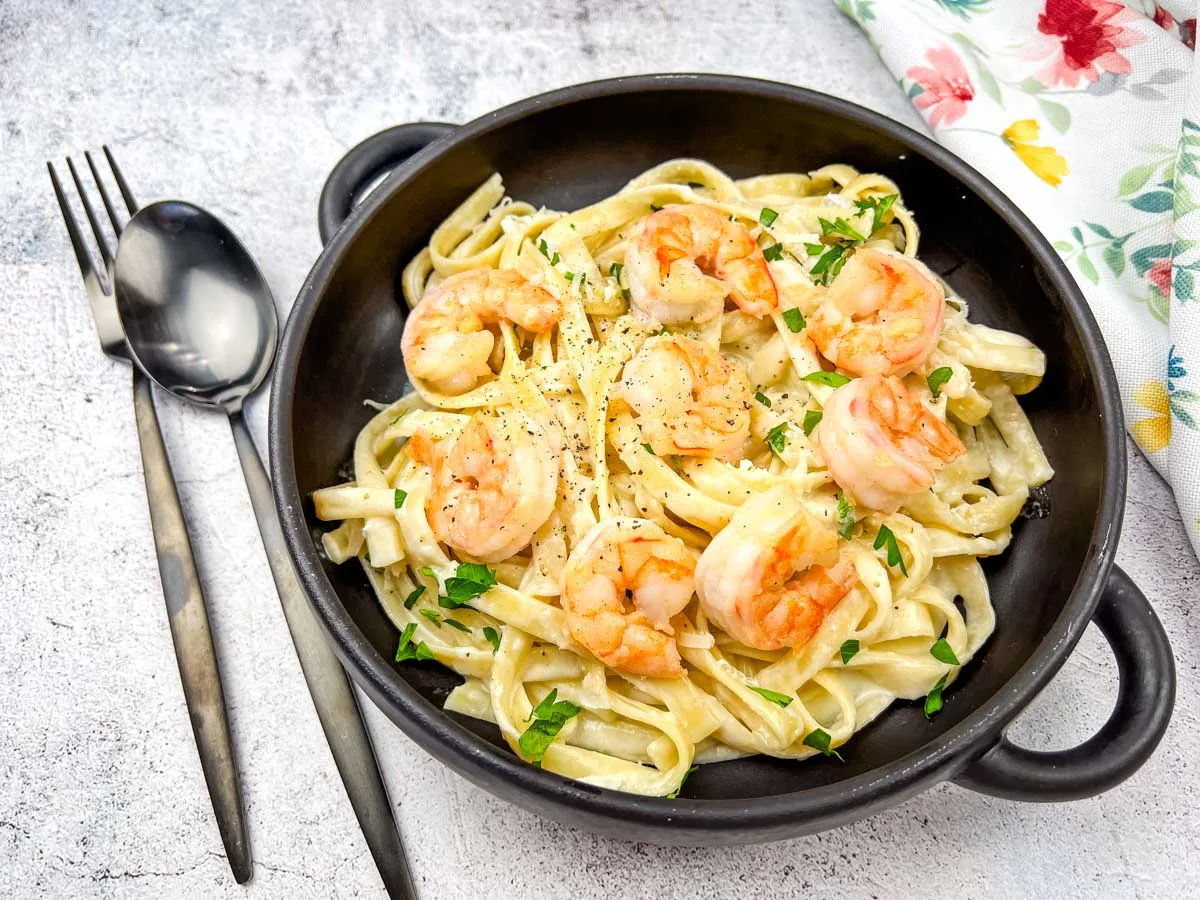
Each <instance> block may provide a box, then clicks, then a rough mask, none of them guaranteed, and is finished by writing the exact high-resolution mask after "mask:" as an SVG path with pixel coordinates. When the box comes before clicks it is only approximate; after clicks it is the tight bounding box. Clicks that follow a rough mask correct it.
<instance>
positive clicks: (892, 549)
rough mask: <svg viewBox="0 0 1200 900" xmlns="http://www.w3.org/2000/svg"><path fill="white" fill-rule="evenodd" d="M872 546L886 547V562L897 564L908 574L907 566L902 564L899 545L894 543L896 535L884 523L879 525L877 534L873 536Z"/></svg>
mask: <svg viewBox="0 0 1200 900" xmlns="http://www.w3.org/2000/svg"><path fill="white" fill-rule="evenodd" d="M873 546H874V548H875V549H876V550H878V549H879V548H880V547H887V564H888V565H889V566H899V567H900V571H901V572H902V573H904V574H905V575H908V567H907V566H905V565H904V557H903V556H902V555H901V554H900V545H899V544H898V543H896V535H894V534H893V533H892V529H890V528H888V527H887V526H886V525H880V526H879V534H878V535H877V536H876V538H875V543H874V545H873Z"/></svg>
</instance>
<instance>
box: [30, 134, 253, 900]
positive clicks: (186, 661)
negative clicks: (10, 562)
mask: <svg viewBox="0 0 1200 900" xmlns="http://www.w3.org/2000/svg"><path fill="white" fill-rule="evenodd" d="M103 149H104V156H105V158H106V159H107V160H108V165H109V167H110V168H111V169H112V174H113V177H114V179H115V180H116V183H117V188H118V189H119V190H120V192H121V198H122V199H123V200H124V201H125V208H126V210H127V211H128V214H129V215H130V216H132V215H133V214H134V213H135V212H136V211H137V209H138V206H137V203H136V202H135V201H134V199H133V194H132V192H131V191H130V190H129V185H128V183H127V182H126V181H125V177H124V175H122V174H121V170H120V168H119V167H118V166H117V161H116V160H115V159H113V155H112V152H111V151H110V150H109V149H108V147H107V146H106V147H104V148H103ZM84 157H85V159H86V160H87V164H88V168H89V169H91V172H92V179H93V180H94V181H95V183H96V187H97V189H98V190H99V193H100V199H101V202H102V203H103V204H104V209H105V212H107V213H108V219H109V222H111V223H112V229H113V233H114V236H115V237H117V238H120V236H121V230H122V228H123V227H124V226H123V225H122V222H121V218H120V217H119V216H118V215H117V211H116V209H115V208H114V206H113V203H112V200H111V199H110V197H109V193H108V190H107V189H106V188H105V186H104V179H102V178H101V177H100V171H99V169H98V168H97V167H96V164H95V162H94V161H93V159H92V154H91V153H90V152H86V153H84ZM46 167H47V168H48V169H49V170H50V182H51V184H53V185H54V195H55V197H56V198H57V199H58V207H59V209H60V210H61V211H62V216H63V221H64V222H65V223H66V226H67V233H68V234H69V235H70V238H71V246H72V247H74V249H75V259H76V261H77V262H78V263H79V271H80V273H81V274H82V275H83V284H84V287H86V288H87V295H88V303H89V304H90V305H91V308H92V318H93V319H94V320H95V323H96V332H97V334H98V335H99V336H100V346H101V348H103V350H104V352H105V353H107V354H108V355H109V356H111V357H113V358H114V359H120V360H124V361H125V362H127V363H128V362H130V355H129V348H128V347H127V346H126V343H125V332H124V329H123V328H122V327H121V320H120V318H119V316H118V315H117V302H116V297H115V296H114V294H113V287H112V285H113V283H114V282H113V264H114V259H113V254H112V252H111V251H110V249H109V245H108V240H107V238H106V236H105V234H104V230H103V228H102V227H101V225H100V220H99V218H98V217H97V216H96V213H95V210H94V208H93V206H92V204H91V202H90V201H89V200H88V192H87V190H86V189H85V188H84V185H83V180H82V179H81V178H80V177H79V172H78V171H77V170H76V168H75V163H74V161H72V160H71V159H70V158H69V157H68V158H67V168H68V169H69V170H70V171H71V179H72V180H73V181H74V182H75V188H76V190H77V191H78V192H79V200H80V202H81V204H82V206H83V211H84V214H85V215H86V216H87V220H88V224H89V225H90V226H91V229H92V234H93V236H94V237H95V239H96V244H97V245H98V247H99V251H100V258H101V260H102V261H103V266H104V268H103V271H97V269H96V266H95V264H94V263H93V261H92V254H91V251H90V250H89V249H88V246H87V242H86V241H85V239H84V237H83V234H82V230H81V229H80V227H79V223H78V221H76V218H75V214H74V213H73V212H72V211H71V207H70V205H69V204H68V202H67V198H66V195H65V194H64V192H63V188H62V184H61V183H60V182H59V179H58V173H57V172H55V170H54V165H53V163H46ZM132 368H133V411H134V415H135V417H136V419H137V430H138V440H139V442H140V444H141V449H142V471H143V473H144V475H145V478H146V498H147V499H148V500H149V502H150V523H151V527H152V529H153V531H154V548H155V550H156V552H157V554H158V573H159V577H160V578H161V579H162V587H163V596H164V598H165V599H166V602H167V614H168V620H169V622H170V625H171V640H172V641H173V642H174V644H175V658H176V660H177V661H178V663H179V677H180V679H181V680H182V682H183V696H184V699H185V700H186V701H187V707H188V713H189V715H190V717H191V720H192V732H193V734H194V735H195V737H196V747H197V749H198V750H199V751H200V766H201V768H202V769H203V770H204V780H205V781H206V782H207V784H208V796H209V798H210V799H211V801H212V806H213V812H215V813H216V816H217V828H218V829H219V830H220V832H221V842H222V843H223V844H224V845H225V854H226V856H227V857H228V859H229V866H230V868H231V869H233V877H234V878H235V879H237V881H238V883H239V884H244V883H245V882H247V881H249V880H250V876H251V875H252V874H253V864H252V863H251V860H250V842H249V838H248V836H247V832H246V815H245V812H244V810H243V807H242V795H241V787H240V785H239V782H238V774H237V767H236V766H235V765H234V758H233V744H232V742H231V740H230V736H229V718H228V715H227V713H226V711H225V694H224V691H223V690H222V689H221V676H220V672H219V670H218V668H217V655H216V651H215V650H214V649H213V642H212V633H211V632H210V631H209V627H208V612H207V609H206V608H205V604H204V595H203V593H202V592H201V590H200V577H199V575H198V574H197V573H196V562H195V560H194V559H193V557H192V545H191V541H190V540H189V539H188V532H187V525H186V523H185V522H184V519H183V510H182V509H181V508H180V506H179V494H178V492H177V491H176V489H175V478H174V476H173V475H172V474H171V464H170V462H169V461H168V459H167V449H166V446H165V445H164V443H163V437H162V431H161V430H160V429H159V425H158V415H157V413H156V412H155V411H154V396H153V393H152V391H151V387H150V379H149V378H147V376H146V375H145V374H144V373H143V372H142V370H141V369H139V368H138V367H137V366H136V365H134V366H132Z"/></svg>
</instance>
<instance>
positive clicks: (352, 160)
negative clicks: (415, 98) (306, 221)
mask: <svg viewBox="0 0 1200 900" xmlns="http://www.w3.org/2000/svg"><path fill="white" fill-rule="evenodd" d="M455 127H457V126H454V125H448V124H446V123H445V122H414V123H412V124H408V125H396V126H394V127H392V128H388V129H386V130H384V131H381V132H379V133H378V134H373V135H371V136H370V137H369V138H367V139H366V140H365V141H362V142H361V143H359V144H356V145H355V146H354V147H352V148H351V149H350V150H349V151H348V152H347V153H346V155H345V156H343V157H342V158H341V159H340V160H338V163H337V165H335V166H334V167H333V170H332V171H331V172H330V173H329V177H328V178H326V179H325V187H324V188H322V189H321V200H320V206H319V208H318V211H317V228H318V229H319V230H320V232H321V243H322V244H328V243H329V239H330V238H331V237H333V233H334V232H335V231H337V230H338V227H339V226H340V225H341V224H342V222H344V221H346V217H347V216H349V215H350V210H352V209H354V207H355V205H356V204H357V203H358V201H360V200H361V199H362V198H363V196H365V194H366V192H367V191H366V189H367V188H369V187H371V186H372V185H373V183H374V182H375V181H377V180H378V179H379V178H380V177H381V176H383V175H386V174H387V173H388V172H390V171H391V170H392V169H394V168H396V167H397V166H398V165H400V164H401V163H402V162H404V161H405V160H406V159H408V158H409V157H410V156H412V155H413V154H415V153H417V152H418V151H419V150H423V149H424V148H425V147H427V146H429V145H430V144H432V143H433V142H434V141H436V140H437V139H438V138H440V137H442V136H444V135H446V134H449V133H450V132H451V131H453V130H454V129H455Z"/></svg>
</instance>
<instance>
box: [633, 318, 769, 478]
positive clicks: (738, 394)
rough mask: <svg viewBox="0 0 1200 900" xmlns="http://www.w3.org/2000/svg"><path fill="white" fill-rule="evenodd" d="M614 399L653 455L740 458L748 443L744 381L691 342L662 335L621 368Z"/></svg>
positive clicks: (742, 374)
mask: <svg viewBox="0 0 1200 900" xmlns="http://www.w3.org/2000/svg"><path fill="white" fill-rule="evenodd" d="M617 396H619V397H620V398H622V399H624V400H625V402H626V403H628V404H629V406H630V407H631V408H632V409H633V411H634V412H635V413H636V414H637V416H638V423H639V425H640V426H641V429H642V436H643V437H644V438H645V439H646V442H647V443H649V444H650V447H651V449H653V450H654V452H655V453H657V454H658V455H659V456H665V455H670V454H675V455H680V456H703V457H716V458H717V459H722V460H725V461H726V462H736V461H737V460H739V459H741V458H742V455H743V454H744V452H745V449H746V445H747V444H748V443H749V441H750V399H751V394H750V379H749V378H748V377H747V376H746V371H745V370H744V369H743V368H742V367H741V366H740V365H739V364H738V363H736V362H733V361H730V360H727V359H725V358H724V357H723V356H721V354H720V353H718V352H717V351H716V350H714V349H713V348H712V347H710V346H709V345H708V344H705V343H704V342H702V341H698V340H696V339H695V338H689V337H683V336H677V335H662V336H660V337H654V338H651V339H650V340H649V341H647V342H646V343H645V344H644V345H643V346H642V349H641V350H640V351H639V352H638V354H637V356H635V357H634V358H633V359H631V360H630V361H629V362H628V363H626V365H625V372H624V376H623V378H622V380H621V383H620V385H619V387H618V391H617Z"/></svg>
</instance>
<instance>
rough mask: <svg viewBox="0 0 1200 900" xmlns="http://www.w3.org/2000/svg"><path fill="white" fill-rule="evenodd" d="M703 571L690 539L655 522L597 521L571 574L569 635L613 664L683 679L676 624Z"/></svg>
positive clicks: (566, 573) (566, 580)
mask: <svg viewBox="0 0 1200 900" xmlns="http://www.w3.org/2000/svg"><path fill="white" fill-rule="evenodd" d="M695 565H696V562H695V558H694V557H693V556H692V554H691V553H690V552H689V551H688V549H687V547H685V546H684V543H683V541H681V540H679V538H676V537H672V536H671V535H668V534H667V533H666V532H665V531H663V530H662V529H661V528H660V527H659V526H658V525H656V524H654V523H653V522H650V521H648V520H646V519H635V518H628V517H622V518H615V519H605V520H604V521H602V522H599V523H597V524H596V525H595V526H593V527H592V529H591V530H590V531H589V532H588V533H587V534H586V535H585V536H584V537H583V539H582V540H581V541H580V542H579V544H578V545H577V546H576V547H575V549H574V550H572V551H571V555H570V557H569V558H568V559H567V564H566V566H565V567H564V569H563V583H562V606H563V609H564V610H565V611H566V614H567V630H568V631H569V632H570V634H571V637H572V638H574V639H575V640H576V641H578V642H579V643H580V644H582V645H583V646H584V647H585V648H586V649H587V650H588V651H589V652H590V653H592V655H594V656H595V657H596V658H597V659H599V660H600V661H601V662H603V663H604V664H606V665H609V666H612V667H614V668H617V669H621V670H622V671H625V672H629V673H631V674H635V675H648V676H651V677H655V678H674V677H678V676H680V675H682V674H683V665H682V663H681V661H680V657H679V649H678V648H677V647H676V645H675V638H674V636H673V635H674V632H673V630H672V628H671V624H670V620H671V617H672V616H674V615H676V614H677V613H678V612H680V611H681V610H682V609H683V608H684V607H685V606H687V604H688V601H690V600H691V599H692V595H693V593H694V592H695V581H694V578H693V571H694V569H695ZM630 604H632V606H633V608H632V610H631V609H629V605H630Z"/></svg>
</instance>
